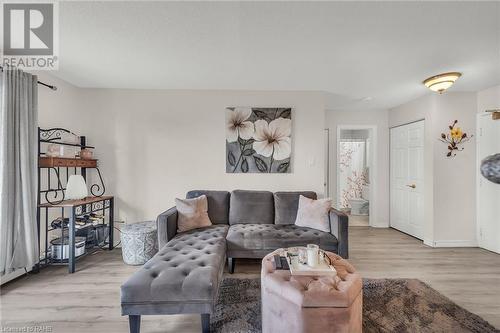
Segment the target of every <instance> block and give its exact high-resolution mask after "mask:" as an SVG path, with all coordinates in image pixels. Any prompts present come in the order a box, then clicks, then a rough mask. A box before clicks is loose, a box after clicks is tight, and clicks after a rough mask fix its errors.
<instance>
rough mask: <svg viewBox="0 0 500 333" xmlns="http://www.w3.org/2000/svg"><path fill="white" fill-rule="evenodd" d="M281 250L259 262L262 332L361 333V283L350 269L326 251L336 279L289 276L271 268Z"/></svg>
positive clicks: (347, 263) (283, 271) (351, 268)
mask: <svg viewBox="0 0 500 333" xmlns="http://www.w3.org/2000/svg"><path fill="white" fill-rule="evenodd" d="M281 251H282V249H278V250H276V251H274V252H272V253H270V254H268V255H267V256H265V257H264V259H262V271H261V293H262V332H263V333H276V332H287V333H294V332H297V333H298V332H307V333H313V332H318V333H326V332H339V333H340V332H361V331H362V307H363V289H362V287H363V283H362V280H361V277H360V276H359V275H358V274H357V273H356V270H355V269H354V267H353V266H352V265H351V264H349V262H347V260H344V259H342V258H341V257H340V256H338V255H336V254H334V253H331V252H326V253H327V255H328V256H329V257H330V259H331V260H332V264H333V266H334V267H335V269H336V270H337V276H335V277H326V276H323V277H314V276H292V275H291V274H290V271H288V270H275V269H274V265H273V263H274V258H273V256H274V255H275V254H278V253H280V252H281Z"/></svg>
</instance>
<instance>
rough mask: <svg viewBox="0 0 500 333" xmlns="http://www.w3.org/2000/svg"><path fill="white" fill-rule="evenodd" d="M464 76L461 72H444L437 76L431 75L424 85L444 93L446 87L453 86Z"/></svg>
mask: <svg viewBox="0 0 500 333" xmlns="http://www.w3.org/2000/svg"><path fill="white" fill-rule="evenodd" d="M460 76H462V73H459V72H450V73H443V74H439V75H435V76H431V77H430V78H428V79H425V80H424V82H423V83H424V85H425V86H426V87H427V88H429V89H430V90H432V91H437V92H438V93H440V94H441V93H443V91H445V90H446V89H448V88H449V87H451V86H452V85H453V83H455V81H456V80H457V79H458V78H459V77H460Z"/></svg>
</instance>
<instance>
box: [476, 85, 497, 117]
mask: <svg viewBox="0 0 500 333" xmlns="http://www.w3.org/2000/svg"><path fill="white" fill-rule="evenodd" d="M492 109H500V85H499V86H495V87H491V88H489V89H485V90H481V91H479V92H478V93H477V112H478V113H483V112H484V111H486V110H492Z"/></svg>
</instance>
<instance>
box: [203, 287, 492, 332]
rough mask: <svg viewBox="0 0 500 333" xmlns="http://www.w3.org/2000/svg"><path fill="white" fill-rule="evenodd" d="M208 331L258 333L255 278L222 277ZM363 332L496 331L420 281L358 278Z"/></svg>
mask: <svg viewBox="0 0 500 333" xmlns="http://www.w3.org/2000/svg"><path fill="white" fill-rule="evenodd" d="M211 326H212V331H213V332H224V333H225V332H240V333H243V332H245V333H254V332H261V316H260V279H258V278H252V279H248V278H225V279H224V280H223V281H222V284H221V287H220V290H219V299H218V302H217V305H216V307H215V314H214V315H213V316H212V323H211ZM363 332H365V333H366V332H398V333H403V332H454V333H456V332H477V333H488V332H496V333H498V332H500V331H499V330H497V329H495V328H494V327H493V326H491V325H490V324H488V322H486V321H485V320H483V319H482V318H481V317H479V316H477V315H475V314H473V313H470V312H469V311H467V310H465V309H463V308H461V307H460V306H458V305H456V304H455V303H453V302H452V301H450V300H449V299H448V298H446V297H445V296H443V295H441V294H440V293H439V292H437V291H436V290H434V289H432V288H431V287H429V286H428V285H426V284H425V283H423V282H421V281H419V280H414V279H380V280H375V279H364V280H363Z"/></svg>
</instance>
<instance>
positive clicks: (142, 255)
mask: <svg viewBox="0 0 500 333" xmlns="http://www.w3.org/2000/svg"><path fill="white" fill-rule="evenodd" d="M120 231H121V233H120V237H121V241H122V256H123V261H124V262H125V263H126V264H128V265H143V264H145V263H146V261H148V260H149V259H151V258H152V257H153V256H154V255H155V254H156V252H158V237H157V232H156V222H155V221H145V222H139V223H128V224H125V225H123V227H122V228H121V230H120Z"/></svg>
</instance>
